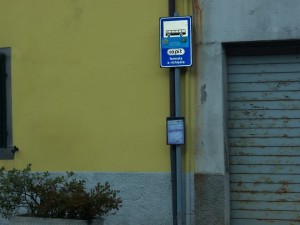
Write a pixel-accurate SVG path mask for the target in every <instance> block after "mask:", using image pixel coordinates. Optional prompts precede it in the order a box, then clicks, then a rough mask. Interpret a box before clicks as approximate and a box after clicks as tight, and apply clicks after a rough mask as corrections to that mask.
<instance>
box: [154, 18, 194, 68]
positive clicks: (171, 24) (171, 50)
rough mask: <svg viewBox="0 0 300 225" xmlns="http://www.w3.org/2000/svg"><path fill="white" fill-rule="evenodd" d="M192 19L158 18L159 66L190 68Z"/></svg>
mask: <svg viewBox="0 0 300 225" xmlns="http://www.w3.org/2000/svg"><path fill="white" fill-rule="evenodd" d="M191 27H192V18H191V17H190V16H184V17H163V18H160V66H161V67H188V66H192V32H191V30H192V29H191Z"/></svg>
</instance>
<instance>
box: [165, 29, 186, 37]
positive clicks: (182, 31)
mask: <svg viewBox="0 0 300 225" xmlns="http://www.w3.org/2000/svg"><path fill="white" fill-rule="evenodd" d="M178 35H179V36H180V37H182V36H183V35H186V30H185V29H178V30H166V36H167V37H171V36H178Z"/></svg>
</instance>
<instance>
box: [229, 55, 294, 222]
mask: <svg viewBox="0 0 300 225" xmlns="http://www.w3.org/2000/svg"><path fill="white" fill-rule="evenodd" d="M227 71H228V110H229V112H228V119H229V121H228V128H229V133H228V134H229V142H228V143H229V149H230V182H231V184H230V191H231V194H230V200H231V223H232V224H235V225H240V224H256V222H257V221H259V222H260V224H269V223H270V222H273V221H277V223H279V222H283V223H282V224H284V223H287V222H290V224H300V222H299V221H298V220H299V218H300V207H299V199H300V192H299V184H300V179H299V169H300V167H299V165H300V151H299V150H300V141H299V137H300V116H299V115H300V114H299V109H300V105H299V99H300V98H299V96H300V91H299V85H300V74H299V72H300V57H299V55H289V56H288V55H285V56H283V57H281V55H279V56H274V55H272V56H259V57H257V56H251V57H229V58H228V70H227Z"/></svg>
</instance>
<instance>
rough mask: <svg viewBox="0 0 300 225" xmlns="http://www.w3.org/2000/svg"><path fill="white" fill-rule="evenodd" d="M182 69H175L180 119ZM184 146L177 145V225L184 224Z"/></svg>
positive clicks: (176, 114) (177, 106)
mask: <svg viewBox="0 0 300 225" xmlns="http://www.w3.org/2000/svg"><path fill="white" fill-rule="evenodd" d="M180 102H181V101H180V68H175V116H176V117H180V115H181V112H180V107H181V105H180ZM181 152H182V146H181V145H176V177H177V224H178V225H182V224H183V220H182V218H183V215H182V214H183V213H182V208H183V207H182V153H181Z"/></svg>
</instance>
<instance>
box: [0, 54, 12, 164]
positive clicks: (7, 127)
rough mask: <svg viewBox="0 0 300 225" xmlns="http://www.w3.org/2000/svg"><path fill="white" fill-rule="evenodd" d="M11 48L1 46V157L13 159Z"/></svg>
mask: <svg viewBox="0 0 300 225" xmlns="http://www.w3.org/2000/svg"><path fill="white" fill-rule="evenodd" d="M11 103H12V100H11V49H10V48H0V159H13V156H14V151H15V150H14V147H13V142H12V104H11Z"/></svg>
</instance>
